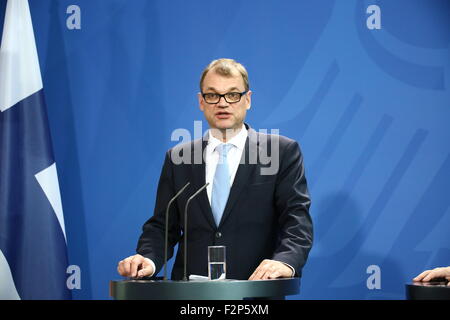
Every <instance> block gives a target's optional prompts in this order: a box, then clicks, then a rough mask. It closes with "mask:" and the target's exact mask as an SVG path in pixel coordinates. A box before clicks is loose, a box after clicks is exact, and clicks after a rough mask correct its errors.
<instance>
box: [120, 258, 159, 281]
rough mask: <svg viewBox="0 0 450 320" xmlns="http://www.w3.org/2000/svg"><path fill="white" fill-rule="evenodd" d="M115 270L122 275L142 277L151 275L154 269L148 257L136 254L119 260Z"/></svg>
mask: <svg viewBox="0 0 450 320" xmlns="http://www.w3.org/2000/svg"><path fill="white" fill-rule="evenodd" d="M117 272H118V273H119V274H120V275H121V276H123V277H131V278H143V277H148V276H151V275H153V273H154V272H155V270H154V265H153V263H152V262H151V261H150V259H148V258H145V257H143V256H141V255H140V254H136V255H134V256H130V257H128V258H126V259H123V260H122V261H120V262H119V265H118V266H117Z"/></svg>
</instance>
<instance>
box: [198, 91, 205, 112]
mask: <svg viewBox="0 0 450 320" xmlns="http://www.w3.org/2000/svg"><path fill="white" fill-rule="evenodd" d="M197 97H198V107H199V108H200V110H201V111H205V107H204V106H203V97H202V94H201V93H200V92H199V93H197Z"/></svg>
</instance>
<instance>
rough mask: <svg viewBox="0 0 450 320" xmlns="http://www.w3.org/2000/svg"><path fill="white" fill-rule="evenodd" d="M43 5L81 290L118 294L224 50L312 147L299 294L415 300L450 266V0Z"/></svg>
mask: <svg viewBox="0 0 450 320" xmlns="http://www.w3.org/2000/svg"><path fill="white" fill-rule="evenodd" d="M0 3H1V7H0V18H1V21H3V15H4V9H5V3H6V1H5V0H2V1H1V2H0ZM70 5H77V6H78V8H79V9H80V15H79V16H74V15H73V14H74V11H70V10H69V13H67V8H68V7H69V6H70ZM371 5H376V7H373V6H372V7H370V6H371ZM30 9H31V14H32V18H33V24H34V30H35V36H36V42H37V48H38V52H39V57H40V64H41V71H42V77H43V81H44V91H45V95H46V100H47V106H48V113H49V120H50V129H51V134H52V138H53V145H54V151H55V157H56V162H57V163H58V171H59V177H60V187H61V195H62V202H63V207H64V214H65V219H66V232H67V238H68V248H69V262H70V264H72V265H78V266H80V268H81V288H80V289H74V290H73V295H74V297H75V298H80V299H90V298H94V299H108V298H109V297H108V282H109V280H110V279H117V278H119V276H118V275H117V273H116V266H117V262H118V261H119V260H121V259H123V258H124V257H126V256H128V255H131V254H133V253H134V250H135V247H136V242H137V239H138V237H139V234H140V230H141V226H142V224H143V223H144V222H145V221H146V220H147V219H148V218H149V217H150V216H151V215H152V214H153V212H152V210H153V206H154V202H155V193H156V186H157V182H158V178H159V174H160V170H161V166H162V162H163V157H164V153H165V151H166V150H167V149H168V148H170V147H171V146H173V145H175V144H176V143H177V142H176V141H171V133H172V131H173V130H175V129H177V128H185V129H188V130H189V131H190V132H191V133H192V134H193V132H194V121H195V120H203V114H202V113H201V112H200V110H199V108H198V103H197V97H196V94H197V92H198V81H199V77H200V73H201V71H202V70H203V68H204V67H205V66H206V65H207V64H208V63H209V62H210V61H211V60H213V59H216V58H221V57H229V58H234V59H236V60H237V61H240V62H241V63H243V64H244V65H245V66H246V67H247V69H248V71H249V74H250V86H251V89H252V91H253V93H254V94H253V96H252V98H253V101H252V109H251V110H250V111H249V113H248V118H247V122H248V123H250V125H252V126H253V127H254V128H255V129H257V130H258V129H269V130H270V129H279V130H280V133H281V134H283V135H286V136H289V137H291V138H294V139H296V140H298V141H299V143H300V145H301V147H302V151H303V153H304V157H305V165H306V174H307V178H308V182H309V186H310V192H311V195H312V200H313V202H312V207H311V215H312V218H313V221H314V224H315V243H314V246H313V249H312V251H311V254H310V258H309V260H308V262H307V265H306V267H305V269H304V275H303V279H302V287H301V293H300V294H299V295H298V296H293V297H291V298H293V299H403V298H404V284H405V283H408V282H410V281H411V279H412V277H414V276H415V275H417V274H418V273H420V272H421V271H423V270H424V269H426V268H430V267H436V266H442V265H450V233H449V229H450V228H449V227H450V196H449V190H450V142H449V141H450V126H449V119H450V89H449V86H450V50H449V49H450V48H449V44H450V1H447V0H434V1H428V0H396V1H392V0H391V1H389V0H379V1H376V0H371V1H364V0H360V1H358V0H349V1H312V0H308V1H306V0H305V1H287V0H285V1H261V0H242V1H238V0H232V1H216V0H207V1H206V0H191V1H184V0H170V1H165V0H160V1H156V0H155V1H150V0H148V1H145V0H133V1H127V0H108V1H105V0H70V1H66V0H30ZM78 17H80V20H77V18H78ZM74 21H75V22H77V23H78V22H79V27H80V29H76V28H75V29H71V28H69V27H70V26H71V25H73V23H74ZM75 24H76V23H75ZM68 26H69V27H68ZM0 28H1V26H0ZM0 30H1V29H0ZM203 129H204V130H206V129H207V124H206V122H203Z"/></svg>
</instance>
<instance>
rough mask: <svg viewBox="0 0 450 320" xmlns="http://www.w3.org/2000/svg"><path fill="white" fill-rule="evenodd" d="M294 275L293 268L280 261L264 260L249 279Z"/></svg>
mask: <svg viewBox="0 0 450 320" xmlns="http://www.w3.org/2000/svg"><path fill="white" fill-rule="evenodd" d="M290 277H292V269H291V268H289V267H288V266H287V265H285V264H284V263H282V262H280V261H275V260H268V259H266V260H264V261H263V262H261V264H260V265H259V266H258V268H256V270H255V272H253V274H252V275H251V276H250V278H249V279H248V280H267V279H276V278H290Z"/></svg>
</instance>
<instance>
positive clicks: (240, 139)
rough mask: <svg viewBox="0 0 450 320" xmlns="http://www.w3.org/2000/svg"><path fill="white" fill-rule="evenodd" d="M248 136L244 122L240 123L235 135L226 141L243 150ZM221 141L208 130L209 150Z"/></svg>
mask: <svg viewBox="0 0 450 320" xmlns="http://www.w3.org/2000/svg"><path fill="white" fill-rule="evenodd" d="M247 137H248V130H247V128H246V126H245V125H244V124H242V129H241V130H240V131H239V132H238V134H237V135H235V136H234V137H233V138H231V139H230V140H229V141H228V142H227V143H228V144H232V145H233V146H235V147H237V148H238V149H240V150H243V149H244V147H245V142H246V141H247ZM221 143H222V141H220V140H219V139H217V138H215V137H214V136H213V135H212V134H211V131H210V130H208V147H210V148H211V150H214V149H215V148H216V147H217V146H218V145H219V144H221Z"/></svg>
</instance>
